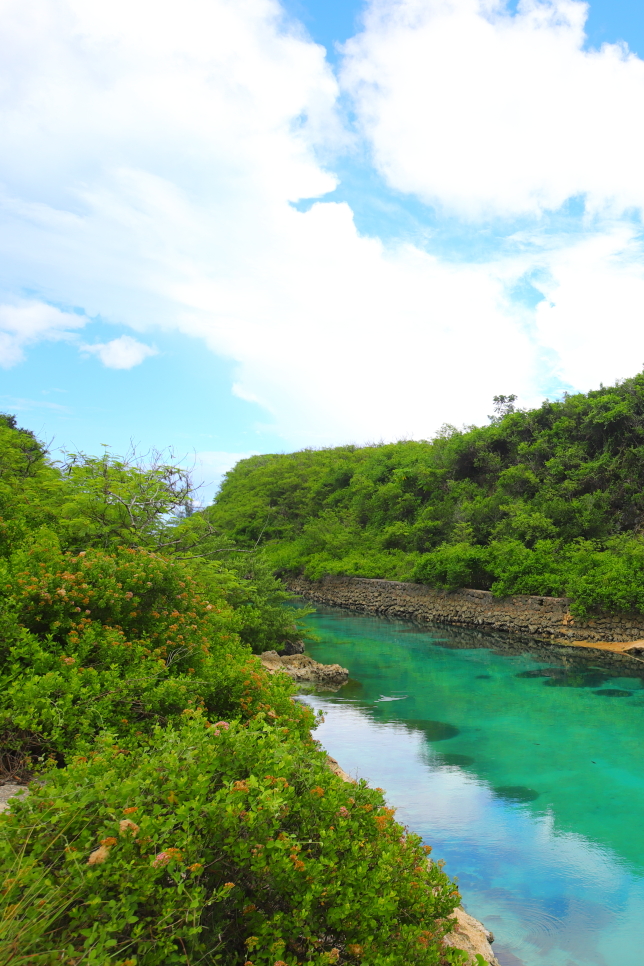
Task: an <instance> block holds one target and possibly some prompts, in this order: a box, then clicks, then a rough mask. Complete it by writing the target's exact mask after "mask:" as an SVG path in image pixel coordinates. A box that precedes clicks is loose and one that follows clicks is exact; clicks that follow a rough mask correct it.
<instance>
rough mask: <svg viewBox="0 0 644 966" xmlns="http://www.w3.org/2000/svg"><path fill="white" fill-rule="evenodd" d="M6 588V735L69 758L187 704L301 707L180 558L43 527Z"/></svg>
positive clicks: (2, 731)
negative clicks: (84, 543)
mask: <svg viewBox="0 0 644 966" xmlns="http://www.w3.org/2000/svg"><path fill="white" fill-rule="evenodd" d="M1 589H2V591H3V596H2V598H0V607H1V609H2V610H1V620H2V624H1V625H0V626H1V627H2V636H3V640H2V642H1V643H0V743H1V745H2V748H3V751H4V753H5V754H11V755H12V756H13V757H14V758H17V757H19V756H20V753H21V752H32V753H33V754H42V753H44V752H47V751H55V752H56V753H57V754H58V755H59V756H67V755H68V754H69V753H71V752H73V751H75V750H76V751H77V750H79V748H81V747H82V748H84V749H85V748H86V747H87V746H88V745H89V744H91V742H92V741H93V739H94V737H95V735H96V734H97V733H98V732H99V731H102V730H104V729H108V730H109V731H110V732H112V733H113V734H115V735H118V737H119V740H121V741H126V740H130V741H131V740H136V737H137V736H138V735H141V734H145V733H146V732H148V731H150V729H151V728H152V726H153V725H154V724H155V723H158V722H161V723H166V722H168V721H170V720H172V719H173V718H175V717H176V716H177V715H180V714H181V713H182V712H183V711H184V710H185V709H186V708H197V707H202V708H204V709H205V711H206V713H207V714H210V715H215V716H222V715H228V714H244V715H251V714H253V713H255V712H256V711H257V710H269V709H271V710H272V709H278V711H279V710H280V709H281V710H282V711H283V710H284V709H285V708H288V709H289V713H291V714H292V716H293V717H294V718H298V719H300V720H301V729H302V730H303V731H305V730H306V728H307V727H308V726H309V725H310V720H309V718H308V717H307V712H306V711H305V709H304V708H303V707H300V706H297V708H296V707H295V706H294V705H293V703H292V701H291V699H290V694H291V693H292V690H293V689H292V686H291V683H290V681H289V680H288V679H287V678H286V677H285V676H278V677H276V678H266V677H264V676H263V675H260V674H258V672H259V670H260V665H259V662H257V661H256V660H255V659H254V658H253V657H252V656H251V655H250V654H249V652H248V650H247V648H245V647H244V646H243V645H242V643H241V642H240V640H239V637H238V635H237V634H236V632H235V628H236V622H237V621H236V615H235V612H234V611H233V609H232V608H231V607H230V605H229V604H228V603H227V602H226V600H225V599H222V598H220V599H213V600H208V599H207V598H206V597H205V596H204V594H203V593H202V591H201V588H200V586H199V584H198V583H197V582H196V580H195V578H194V577H193V575H192V574H191V573H190V571H189V570H188V569H187V568H186V566H185V565H182V564H181V563H180V562H177V561H172V560H168V559H165V558H163V557H161V556H159V555H156V554H150V553H147V552H146V551H143V550H121V551H117V552H115V553H106V552H105V551H102V550H88V551H82V552H81V553H80V554H76V555H74V554H69V553H63V552H62V551H61V550H60V549H59V547H58V545H57V542H56V540H55V538H53V537H52V536H51V535H48V534H42V533H41V534H40V536H39V538H38V540H36V541H35V542H34V543H33V544H32V546H31V547H30V548H29V549H23V550H20V551H18V552H17V553H16V554H14V555H13V557H12V558H11V559H10V564H9V567H8V568H7V569H6V572H5V579H4V585H3V587H2V588H1Z"/></svg>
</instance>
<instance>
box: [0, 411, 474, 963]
mask: <svg viewBox="0 0 644 966" xmlns="http://www.w3.org/2000/svg"><path fill="white" fill-rule="evenodd" d="M175 469H176V468H173V467H172V466H165V465H161V463H160V462H159V461H157V462H156V464H154V465H152V466H148V467H142V466H140V465H138V466H137V465H134V464H133V463H132V462H128V461H122V460H119V459H116V458H114V457H111V456H108V455H105V456H104V457H101V458H100V459H93V458H90V457H84V456H83V457H76V458H74V459H73V460H71V461H70V462H69V463H68V464H67V465H66V466H64V467H63V468H62V469H61V468H59V467H56V466H53V465H52V464H51V463H49V461H48V460H47V455H46V453H45V451H44V449H43V448H42V447H41V446H40V445H39V444H38V443H37V441H36V440H34V438H33V436H31V434H29V433H26V432H24V431H21V430H18V429H17V427H16V426H15V420H13V419H12V418H11V417H0V771H4V772H5V773H6V772H7V771H10V772H12V773H14V774H15V773H22V774H23V775H24V774H25V770H29V769H31V770H33V769H36V774H37V775H38V779H37V781H34V782H32V784H31V786H30V794H29V796H28V797H27V798H26V800H24V801H22V802H20V801H17V802H14V803H13V804H12V809H11V811H10V812H8V813H5V814H3V815H2V816H0V872H1V873H2V880H3V890H2V893H1V895H0V964H2V966H4V964H5V963H6V964H9V963H11V964H16V966H19V964H21V963H22V964H24V966H27V964H29V966H36V964H38V966H54V964H56V963H67V964H70V966H72V964H74V966H75V964H78V963H81V962H84V963H88V964H96V966H105V964H114V966H157V964H158V966H166V964H168V966H170V964H172V963H177V964H179V963H186V962H188V963H190V962H192V963H204V964H207V963H211V964H216V963H220V964H230V966H234V964H240V966H241V964H242V963H243V964H245V966H275V964H278V966H296V964H300V963H304V962H306V963H310V964H317V966H323V964H333V963H337V964H339V966H343V964H347V966H349V964H358V963H360V962H363V963H367V962H368V963H370V964H373V966H408V964H411V966H413V964H418V966H447V964H456V963H460V962H462V961H463V954H461V953H459V952H458V951H457V950H449V949H444V948H443V944H442V937H443V935H444V934H445V932H446V931H447V930H448V928H449V927H448V924H447V922H446V921H445V920H446V916H447V915H448V914H449V913H450V912H451V911H452V910H453V908H454V906H455V905H456V904H457V902H458V901H459V896H458V893H457V891H456V889H455V888H454V886H453V884H452V883H451V882H450V881H449V879H448V878H447V877H446V876H445V875H444V874H443V872H442V871H441V869H440V867H439V866H438V865H433V864H428V863H427V861H426V857H425V851H428V850H426V849H424V848H423V847H421V843H420V840H419V839H418V838H417V837H416V836H413V835H409V834H406V833H405V831H404V829H402V828H401V827H400V826H399V825H397V824H396V823H395V822H394V821H393V817H392V815H393V810H391V809H388V808H387V807H386V805H385V802H384V800H383V798H382V795H381V793H380V790H373V789H369V788H368V787H367V786H366V784H365V783H360V784H359V785H355V786H354V785H348V784H345V783H343V782H342V781H341V780H340V779H339V778H337V777H336V776H334V775H333V774H331V773H330V772H329V770H328V767H327V763H326V755H325V754H324V752H322V751H320V750H318V748H317V747H316V743H315V742H313V739H312V738H311V733H310V732H311V728H312V727H313V726H314V724H315V718H314V715H313V713H312V711H311V710H310V708H308V706H306V705H303V704H301V703H298V702H295V701H294V700H293V694H294V691H295V686H294V684H293V682H292V681H291V679H290V678H289V677H287V676H286V675H284V674H276V675H274V676H273V677H270V676H269V675H267V674H266V673H265V672H264V670H263V669H262V666H261V664H260V662H259V661H258V659H257V658H256V657H254V656H253V654H252V650H256V651H261V650H263V649H265V648H267V647H276V646H277V647H279V646H281V645H282V644H284V643H285V642H286V641H287V640H292V639H293V637H295V636H299V633H300V632H299V629H298V627H297V626H296V624H295V623H294V613H295V612H294V611H293V609H292V608H289V607H288V606H285V605H286V604H287V601H288V595H287V594H286V593H285V592H284V590H283V588H282V586H281V585H280V584H279V583H278V582H277V581H276V580H275V578H274V576H273V574H272V572H271V568H270V563H269V561H268V560H267V559H265V558H264V556H263V555H262V554H260V553H257V552H256V549H255V547H254V546H250V547H242V548H239V547H236V546H235V544H234V543H232V541H231V539H230V538H229V537H227V536H226V537H224V536H222V535H221V533H220V532H218V530H217V529H216V528H215V527H213V525H212V522H211V521H210V520H209V519H208V517H207V515H205V514H200V513H191V512H188V511H189V510H190V509H191V508H190V505H189V502H186V501H189V493H187V491H186V486H187V480H186V478H185V475H183V471H180V470H177V471H176V473H175ZM294 496H295V491H294ZM182 507H183V508H184V510H185V511H186V512H183V513H182V512H178V511H180V510H181V508H182ZM186 507H187V510H186ZM310 539H311V540H314V536H311V537H310ZM397 539H398V538H397V537H396V536H395V535H393V536H392V537H391V540H392V541H393V543H394V544H395V542H396V540H397ZM387 552H389V551H387ZM392 552H394V551H392ZM217 719H225V720H217ZM212 722H216V723H212Z"/></svg>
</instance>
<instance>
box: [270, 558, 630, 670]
mask: <svg viewBox="0 0 644 966" xmlns="http://www.w3.org/2000/svg"><path fill="white" fill-rule="evenodd" d="M284 583H285V585H286V587H287V589H288V590H290V591H291V593H293V594H296V595H297V596H299V597H302V598H304V599H305V600H309V601H311V602H312V603H319V604H326V605H327V606H330V607H342V608H345V609H346V610H352V611H356V612H358V613H362V614H373V615H375V616H379V617H388V618H391V619H394V620H407V621H412V622H413V623H415V624H448V625H451V626H455V627H467V628H471V629H473V630H480V631H488V632H489V631H493V632H501V633H502V634H503V635H506V634H507V635H508V636H509V635H514V636H516V637H523V638H530V639H531V640H532V641H534V642H535V643H539V644H540V645H541V646H545V647H546V648H548V647H554V646H563V647H575V648H585V649H589V650H595V651H598V652H603V653H605V654H611V655H612V656H613V657H615V658H617V659H618V660H620V659H621V660H629V661H631V660H632V661H637V662H644V615H640V614H635V615H629V614H620V615H609V614H600V615H597V616H595V617H593V618H589V619H586V620H583V621H582V620H579V619H577V618H575V617H573V616H572V615H571V613H570V601H569V600H568V599H567V598H564V597H560V598H559V597H529V596H520V595H516V596H513V597H494V596H493V595H492V594H491V593H490V591H487V590H470V589H467V588H463V589H460V590H456V591H452V592H448V591H445V590H436V589H434V588H431V587H427V586H426V585H424V584H412V583H405V582H403V581H396V580H381V579H375V578H370V577H338V576H327V577H323V578H322V579H321V580H316V581H310V580H306V579H305V578H303V577H293V578H289V579H286V580H285V581H284Z"/></svg>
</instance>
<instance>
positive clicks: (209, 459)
mask: <svg viewBox="0 0 644 966" xmlns="http://www.w3.org/2000/svg"><path fill="white" fill-rule="evenodd" d="M256 453H257V450H253V451H252V452H247V453H231V452H228V451H225V450H201V451H199V452H197V453H195V457H194V474H193V475H194V478H195V479H196V480H201V481H203V482H202V483H201V485H200V488H199V489H198V490H197V492H196V494H195V502H196V503H197V504H198V505H199V506H208V505H209V504H210V503H212V500H213V497H214V495H215V493H216V492H217V490H218V489H219V487H220V485H221V482H222V480H223V478H224V475H225V474H226V473H227V472H228V470H231V469H232V468H233V466H235V464H236V463H239V461H240V460H245V459H248V457H249V456H254V455H256Z"/></svg>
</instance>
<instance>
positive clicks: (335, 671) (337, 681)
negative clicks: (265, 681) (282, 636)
mask: <svg viewBox="0 0 644 966" xmlns="http://www.w3.org/2000/svg"><path fill="white" fill-rule="evenodd" d="M260 660H261V662H262V665H263V667H264V668H265V669H266V670H267V671H268V672H269V674H274V673H275V672H276V671H283V672H284V673H285V674H288V675H289V676H290V677H292V678H293V680H294V681H301V682H310V683H311V684H317V685H318V686H319V687H323V688H328V689H335V688H339V687H341V686H342V685H343V684H346V682H347V681H348V679H349V672H348V671H347V669H346V668H345V667H340V665H339V664H319V663H318V662H317V661H314V660H313V658H312V657H308V656H307V655H306V654H282V655H280V654H278V653H277V651H264V653H263V654H260Z"/></svg>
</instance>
